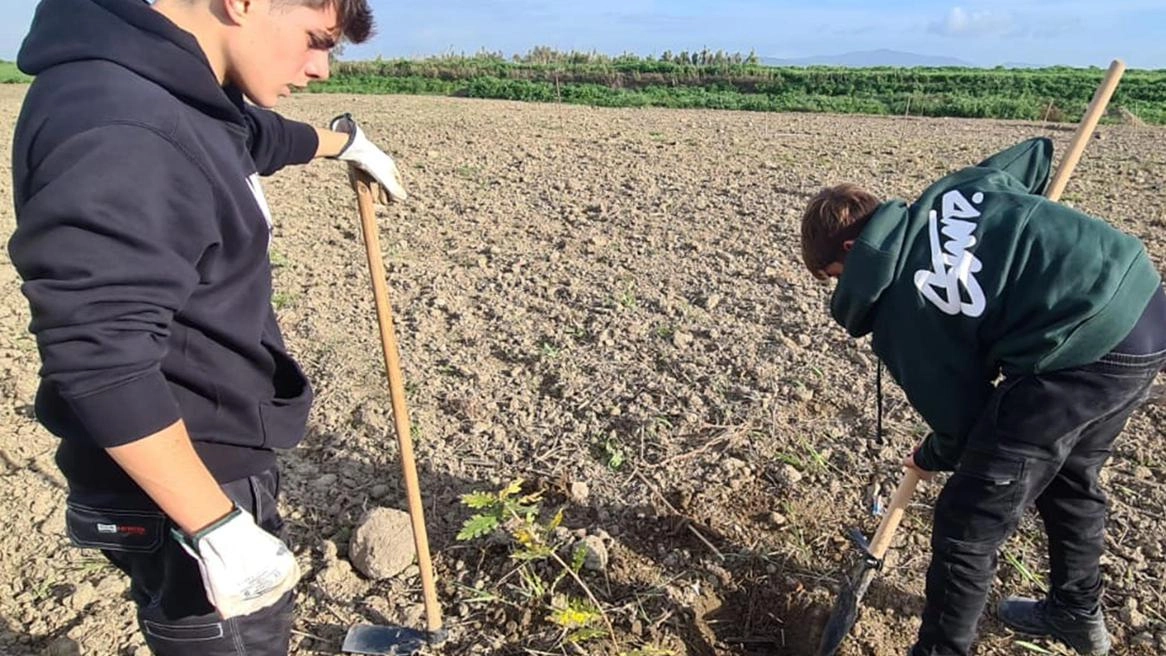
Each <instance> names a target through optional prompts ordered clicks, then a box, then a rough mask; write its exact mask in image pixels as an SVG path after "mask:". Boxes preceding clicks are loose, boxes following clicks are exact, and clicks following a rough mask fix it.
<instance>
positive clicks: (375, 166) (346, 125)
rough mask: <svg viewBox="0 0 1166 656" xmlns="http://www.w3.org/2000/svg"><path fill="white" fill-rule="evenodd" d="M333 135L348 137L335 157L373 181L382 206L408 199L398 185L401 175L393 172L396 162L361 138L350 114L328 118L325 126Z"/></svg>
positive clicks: (359, 131) (395, 169) (403, 189)
mask: <svg viewBox="0 0 1166 656" xmlns="http://www.w3.org/2000/svg"><path fill="white" fill-rule="evenodd" d="M328 127H329V128H331V129H332V130H334V131H336V132H344V133H346V134H348V144H347V145H345V146H344V149H343V150H341V151H340V154H339V155H337V156H336V159H342V160H344V161H346V162H352V163H353V164H355V165H356V166H358V167H360V169H361V170H362V171H364V172H365V173H368V174H369V175H371V176H372V177H373V179H375V180H376V181H377V183H378V185H379V186H380V189H381V198H380V199H379V200H380V201H381V202H382V203H386V204H387V203H388V202H389V201H390V200H395V201H403V200H405V199H406V198H408V197H409V194H408V193H406V192H405V188H404V187H403V186H401V174H400V173H399V172H398V171H397V163H396V162H394V161H393V158H392V157H389V156H388V155H387V154H385V152H384V151H383V150H381V149H380V148H377V147H376V146H375V145H373V143H372V142H371V141H369V140H368V138H366V137H365V136H364V132H363V131H362V130H361V129H360V126H359V125H357V124H356V119H354V118H352V114H341V115H340V116H337V117H336V118H334V119H332V122H331V123H330V124H329V125H328Z"/></svg>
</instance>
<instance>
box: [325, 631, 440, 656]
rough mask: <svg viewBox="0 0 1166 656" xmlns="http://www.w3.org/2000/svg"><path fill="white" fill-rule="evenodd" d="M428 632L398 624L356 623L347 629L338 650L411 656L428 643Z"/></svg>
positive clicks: (378, 655) (354, 652) (347, 652)
mask: <svg viewBox="0 0 1166 656" xmlns="http://www.w3.org/2000/svg"><path fill="white" fill-rule="evenodd" d="M429 641H430V640H429V634H428V633H426V632H425V631H418V630H416V629H406V628H403V627H399V626H377V625H373V624H358V625H356V626H354V627H352V628H350V629H348V635H346V636H344V644H343V645H341V647H340V651H342V652H344V653H346V654H374V655H377V656H381V655H386V654H387V655H389V656H413V654H416V653H417V652H418V651H420V650H421V648H422V647H423V646H425V644H426V643H428V642H429Z"/></svg>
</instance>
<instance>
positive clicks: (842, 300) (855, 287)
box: [830, 200, 907, 337]
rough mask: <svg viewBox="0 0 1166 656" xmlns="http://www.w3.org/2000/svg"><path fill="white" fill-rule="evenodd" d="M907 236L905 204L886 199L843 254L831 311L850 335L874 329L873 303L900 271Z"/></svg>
mask: <svg viewBox="0 0 1166 656" xmlns="http://www.w3.org/2000/svg"><path fill="white" fill-rule="evenodd" d="M906 236H907V204H906V203H904V202H903V201H901V200H892V201H888V202H885V203H883V204H882V205H880V206H879V207H878V209H876V210H875V212H874V214H873V215H871V217H870V222H869V223H867V225H866V227H864V228H863V229H862V234H860V235H859V237H858V239H856V240H855V242H854V248H853V249H852V250H851V251H850V253H849V254H848V255H847V256H846V265H845V267H844V268H843V270H842V277H841V278H839V279H838V285H837V286H836V287H835V288H834V295H833V297H832V298H831V299H830V313H831V315H832V316H833V317H834V320H835V321H837V322H838V323H840V324H842V326H843V327H845V328H846V331H847V332H849V333H850V336H851V337H862V336H864V335H866V334H868V333H870V331H871V330H873V329H874V319H875V315H874V313H873V310H874V307H875V305H877V304H878V301H879V298H880V297H881V296H882V295H883V292H884V291H886V289H887V287H889V286H890V285H891V283H892V282H893V281H894V279H895V276H896V275H897V274H898V272H899V268H900V258H901V253H902V250H903V247H904V244H905V242H906Z"/></svg>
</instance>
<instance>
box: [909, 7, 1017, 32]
mask: <svg viewBox="0 0 1166 656" xmlns="http://www.w3.org/2000/svg"><path fill="white" fill-rule="evenodd" d="M1012 27H1013V25H1012V17H1011V16H1010V15H1008V14H1004V13H1000V12H995V11H968V10H966V9H964V8H963V7H952V8H951V11H949V12H947V16H945V17H944V18H943V20H938V21H934V22H932V23H931V24H930V25H929V26H928V31H930V32H931V33H933V34H941V35H943V36H993V35H1002V34H1007V33H1008V32H1009V31H1010V30H1012Z"/></svg>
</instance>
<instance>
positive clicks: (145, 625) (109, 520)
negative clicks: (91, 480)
mask: <svg viewBox="0 0 1166 656" xmlns="http://www.w3.org/2000/svg"><path fill="white" fill-rule="evenodd" d="M222 487H223V491H224V492H226V494H227V496H228V497H230V498H231V500H232V501H234V502H235V503H236V504H238V505H239V507H241V508H243V509H244V510H246V511H248V512H250V513H252V515H253V516H254V517H255V521H256V523H258V524H259V525H260V526H261V527H263V528H264V529H265V530H267V531H268V532H269V533H272V534H273V535H277V536H280V537H282V532H283V520H282V519H281V518H280V516H279V512H278V510H277V509H276V499H278V497H279V473H278V471H277V470H274V469H272V470H270V471H267V472H264V473H262V474H258V475H255V476H251V477H249V478H244V479H240V480H237V481H232V482H230V483H226V484H224V485H223V486H222ZM119 501H122V502H119ZM86 502H87V503H86ZM95 502H96V503H95ZM119 506H120V507H119ZM138 507H139V508H140V506H138ZM134 508H135V502H134V501H133V500H118V499H116V498H110V497H105V498H98V499H94V498H92V497H91V498H88V499H82V498H78V496H77V495H71V499H70V507H69V523H70V525H69V530H70V534H71V536H72V537H73V538H74V542H78V543H79V544H81V546H90V547H98V548H101V550H102V553H103V554H104V555H105V557H106V558H108V559H109V561H110V562H111V563H113V564H114V565H115V566H117V568H118V569H120V570H122V571H123V572H125V573H126V574H127V575H128V576H129V577H130V594H131V596H132V597H133V599H134V601H135V602H136V603H137V605H138V626H139V628H140V629H141V631H142V635H143V636H144V637H145V639H146V644H147V645H149V647H150V649H151V651H152V652H153V653H154V654H157V655H158V656H287V653H288V643H289V642H290V639H291V627H292V611H293V609H294V605H295V603H294V600H293V596H292V593H290V592H289V593H288V594H287V595H285V596H284V597H283V598H282V599H281V600H280V601H279V602H278V603H276V604H275V605H273V606H270V607H268V608H265V609H263V610H261V611H259V612H256V613H252V614H251V615H246V616H243V617H233V618H231V619H229V620H224V619H222V618H221V617H220V616H219V614H218V613H217V612H216V611H215V609H214V607H213V606H212V605H211V604H210V602H209V601H207V598H206V592H205V590H204V588H203V582H202V574H201V573H200V572H199V569H198V563H197V562H195V560H194V559H193V558H191V557H190V556H189V555H188V554H187V553H186V552H185V551H184V550H183V549H182V547H181V546H180V545H179V544H178V543H177V542H176V541H175V540H174V539H173V538H172V537H171V536H170V535H169V528H170V526H171V524H170V522H169V521H167V520H166V519H165V518H164V517H163V516H162V515H161V514H160V513H157V512H156V511H153V513H151V512H150V511H148V510H141V509H138V510H134ZM92 526H105V527H110V526H115V527H116V526H121V527H130V528H129V529H124V530H122V531H114V530H110V529H108V528H106V530H105V532H104V533H103V534H100V535H99V534H97V533H94V532H93V531H92V530H90V527H92ZM118 533H122V534H123V535H118ZM103 535H104V536H105V537H102V536H103ZM79 537H80V538H81V539H78V538H79ZM103 542H104V543H103Z"/></svg>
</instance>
